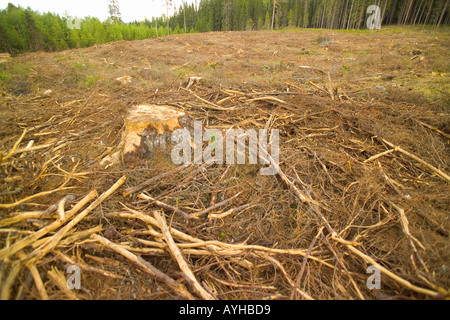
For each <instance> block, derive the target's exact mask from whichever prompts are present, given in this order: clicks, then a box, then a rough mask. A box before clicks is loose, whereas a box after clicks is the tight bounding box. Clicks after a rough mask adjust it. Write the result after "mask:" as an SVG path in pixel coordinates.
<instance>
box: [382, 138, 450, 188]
mask: <svg viewBox="0 0 450 320" xmlns="http://www.w3.org/2000/svg"><path fill="white" fill-rule="evenodd" d="M378 139H380V140H381V141H382V142H384V143H385V144H387V145H388V146H390V147H391V148H394V149H395V150H397V151H399V152H401V153H403V154H404V155H406V156H408V157H410V158H411V159H413V160H415V161H417V162H419V163H420V164H421V165H423V166H425V167H426V168H428V169H429V170H430V171H431V172H433V173H435V174H437V175H438V176H440V177H441V178H443V179H444V180H445V181H447V182H450V176H449V175H448V174H446V173H445V172H443V171H441V170H439V169H438V168H435V167H434V166H432V165H431V164H429V163H428V162H425V161H424V160H422V159H420V158H419V157H417V156H416V155H414V154H412V153H410V152H408V151H406V150H404V149H402V148H400V147H399V146H396V145H394V144H392V143H391V142H389V141H387V140H385V139H383V138H378Z"/></svg>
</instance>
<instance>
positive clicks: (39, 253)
mask: <svg viewBox="0 0 450 320" xmlns="http://www.w3.org/2000/svg"><path fill="white" fill-rule="evenodd" d="M126 179H127V178H126V176H123V177H121V178H120V179H119V180H117V182H116V183H114V184H113V185H112V186H111V187H110V188H109V189H108V190H107V191H105V192H104V193H103V194H102V195H101V196H100V197H98V198H97V199H96V200H95V201H94V202H92V203H91V204H90V205H89V207H87V208H86V209H84V210H83V211H82V212H80V213H79V214H78V215H77V216H76V217H75V218H74V219H72V220H71V221H70V222H69V223H68V224H67V225H65V226H64V228H62V229H61V230H59V231H58V232H57V233H56V234H55V235H53V236H52V237H51V238H50V239H48V240H47V242H46V243H45V244H43V245H42V247H40V248H37V249H35V250H34V251H33V252H32V253H31V254H30V259H31V260H30V261H36V260H39V259H40V258H42V257H43V256H45V255H46V254H47V253H48V252H50V251H51V250H53V249H54V248H55V247H56V246H57V245H58V243H59V242H60V241H61V239H62V238H63V237H64V236H65V235H66V234H67V233H68V232H69V231H70V230H71V229H72V228H73V227H74V226H76V225H77V224H78V223H79V222H80V221H81V220H83V219H84V218H85V217H86V216H87V215H88V214H89V213H90V212H92V210H94V209H95V208H97V207H98V206H99V205H100V204H101V203H102V202H103V201H104V200H105V199H106V198H108V197H109V196H110V195H111V194H113V193H114V192H115V191H116V190H117V189H118V188H119V187H120V186H121V185H122V184H124V183H125V181H126Z"/></svg>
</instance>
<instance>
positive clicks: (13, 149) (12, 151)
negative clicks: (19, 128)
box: [0, 128, 27, 163]
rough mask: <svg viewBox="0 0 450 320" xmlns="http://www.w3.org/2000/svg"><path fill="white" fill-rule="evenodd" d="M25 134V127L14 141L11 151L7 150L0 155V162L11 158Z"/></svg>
mask: <svg viewBox="0 0 450 320" xmlns="http://www.w3.org/2000/svg"><path fill="white" fill-rule="evenodd" d="M26 134H27V129H26V128H25V129H24V130H23V132H22V135H21V136H20V138H19V139H18V140H17V141H16V143H14V145H13V147H12V149H11V151H9V152H8V154H6V155H5V156H2V157H0V163H1V162H2V161H6V160H8V159H9V158H11V157H12V156H13V155H14V154H15V151H16V149H17V147H18V146H19V144H20V143H21V142H22V140H23V138H24V137H25V135H26Z"/></svg>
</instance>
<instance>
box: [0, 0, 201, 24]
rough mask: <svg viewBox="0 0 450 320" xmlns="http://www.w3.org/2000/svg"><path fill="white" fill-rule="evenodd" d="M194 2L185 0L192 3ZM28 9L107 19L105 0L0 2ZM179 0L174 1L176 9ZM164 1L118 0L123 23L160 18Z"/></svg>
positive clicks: (163, 8) (179, 2)
mask: <svg viewBox="0 0 450 320" xmlns="http://www.w3.org/2000/svg"><path fill="white" fill-rule="evenodd" d="M193 1H194V0H186V2H188V3H192V2H193ZM9 2H10V3H12V4H14V5H20V6H21V7H23V8H27V7H30V8H31V9H32V10H35V11H39V12H41V13H42V12H53V13H58V14H59V15H61V16H63V15H64V13H65V12H66V11H67V12H68V13H69V14H70V15H71V16H75V17H79V18H83V17H86V16H91V17H97V18H99V19H100V20H102V21H104V20H106V19H107V18H108V1H107V0H0V9H5V8H6V7H7V5H8V3H9ZM181 2H182V1H181V0H174V3H175V4H176V6H177V8H179V7H180V4H181ZM165 3H166V1H165V0H119V4H120V13H121V14H122V20H123V21H124V22H131V21H134V20H138V21H141V20H144V18H145V17H147V18H151V17H152V16H161V15H162V14H163V13H165V12H166V9H165Z"/></svg>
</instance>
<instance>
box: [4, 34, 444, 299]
mask: <svg viewBox="0 0 450 320" xmlns="http://www.w3.org/2000/svg"><path fill="white" fill-rule="evenodd" d="M449 49H450V33H449V32H448V31H447V30H446V29H445V30H444V31H434V30H421V29H418V28H404V29H400V28H393V27H392V28H387V29H384V30H381V31H377V32H372V31H329V30H289V31H287V30H286V31H277V32H269V31H257V32H256V31H255V32H224V33H204V34H187V35H175V36H169V37H165V38H156V39H148V40H143V41H133V42H126V41H120V42H114V43H109V44H104V45H99V46H95V47H91V48H87V49H78V50H67V51H63V52H57V53H29V54H24V55H20V56H18V57H15V58H13V59H11V60H10V61H8V62H6V63H2V64H0V89H1V94H2V95H1V96H0V150H1V155H2V158H0V159H1V160H0V162H1V163H0V170H1V174H0V248H1V249H0V263H1V264H0V271H1V297H2V298H4V299H45V298H49V299H75V298H78V299H180V298H187V299H190V298H206V297H214V298H217V299H282V300H284V299H442V298H445V297H448V295H449V291H448V290H449V289H448V288H449V286H450V280H449V274H450V270H449V268H450V250H449V244H450V243H449V239H448V237H449V233H448V230H449V213H450V210H449V208H450V202H449V200H450V199H449V195H450V187H449V182H450V178H449V176H448V174H449V173H450V162H449V161H450V153H449V149H450V144H449V141H450V117H449V116H450V112H449V111H450V110H449V105H450V99H449V97H450V87H449V69H450V66H449V63H448V61H450V60H449V54H448V53H449ZM122 76H130V77H131V78H132V81H131V83H130V84H129V85H127V86H122V85H119V84H117V83H116V82H115V81H114V79H116V78H117V77H122ZM190 77H203V80H201V81H200V82H199V83H197V84H195V85H193V86H191V87H190V88H189V90H186V89H185V88H186V86H187V84H188V80H189V78H190ZM47 90H51V93H49V92H46V91H47ZM261 98H262V99H261ZM141 103H149V104H161V105H169V106H172V107H176V108H179V109H183V110H185V111H186V112H187V113H188V114H190V115H191V116H192V117H194V118H195V119H197V120H200V121H202V122H203V125H204V127H208V128H217V129H220V130H226V129H228V128H241V129H243V130H247V129H256V130H257V129H263V128H268V129H279V130H280V169H281V171H282V173H281V174H279V175H277V176H262V175H260V174H259V169H260V168H261V165H214V164H213V165H205V164H204V165H193V166H186V167H183V168H179V167H177V166H175V165H174V164H173V163H172V162H171V161H170V159H169V158H167V157H166V156H164V155H155V156H154V157H152V158H150V159H148V160H146V161H143V162H142V163H140V164H139V165H136V166H133V167H130V166H126V165H125V164H123V163H121V164H118V165H115V166H111V167H108V168H105V167H102V166H101V165H100V161H101V160H102V159H103V158H104V157H105V156H106V155H108V154H111V153H112V152H114V151H115V150H116V148H117V147H118V145H119V142H120V138H121V134H122V132H123V127H124V117H125V115H126V111H127V109H128V108H130V107H132V106H134V105H136V104H141ZM211 107H213V108H211ZM218 107H220V108H218ZM221 108H223V109H224V110H221ZM30 141H33V145H31V144H29V143H30ZM27 146H28V149H27ZM121 177H125V178H123V179H122V180H121ZM155 177H156V178H155ZM115 184H116V186H118V188H114V190H111V191H114V192H112V193H111V194H108V195H105V196H104V197H103V198H102V197H100V198H97V197H96V196H95V195H94V196H93V197H92V198H90V199H88V200H87V202H86V203H84V205H85V206H86V208H89V207H87V205H88V203H91V205H92V204H95V206H94V208H93V210H92V211H90V210H88V211H86V210H87V209H86V208H85V207H84V206H83V207H80V208H79V209H78V210H75V207H76V206H77V205H79V204H80V201H82V199H83V198H84V197H86V195H88V194H89V193H90V192H92V191H93V190H96V191H97V193H98V195H101V194H102V193H104V192H105V191H107V190H109V189H110V188H112V187H113V186H114V185H115ZM301 195H303V196H305V198H306V200H305V199H303V201H301ZM143 196H144V197H143ZM145 196H147V197H148V196H150V197H151V199H152V200H148V198H147V199H145ZM95 198H97V200H94V199H95ZM61 199H65V203H64V202H63V203H61ZM99 199H100V200H99ZM58 205H59V206H60V207H61V206H62V208H65V212H66V214H67V215H70V213H71V212H73V213H74V214H73V216H71V217H70V219H69V218H68V219H66V220H64V219H62V220H61V219H60V218H58V215H57V214H56V212H58V210H61V208H60V209H57V206H58ZM82 208H85V209H84V210H81V209H82ZM80 210H81V211H80ZM155 210H161V211H157V212H164V213H165V215H164V216H163V219H165V221H166V222H167V224H169V226H170V228H169V231H168V233H169V234H171V235H172V237H173V240H174V241H175V243H176V247H177V248H178V252H181V256H182V258H181V260H183V261H184V263H183V262H182V261H181V262H180V260H179V257H178V260H177V257H176V255H175V253H174V249H173V248H171V246H170V245H168V243H169V242H170V240H168V239H167V234H166V233H164V226H163V225H162V223H161V220H158V217H159V218H161V217H162V216H159V215H158V213H155ZM177 210H178V211H177ZM78 211H79V212H78ZM180 211H182V212H184V213H187V214H196V213H199V212H204V211H206V213H205V214H202V216H201V218H200V219H185V217H184V216H183V215H180V214H179V212H180ZM83 213H85V214H83ZM222 213H223V214H224V215H223V216H222V217H221V216H218V215H219V214H222ZM225 213H226V214H225ZM58 219H59V220H58ZM58 221H60V223H59V224H58ZM70 265H77V266H78V267H79V268H80V269H81V288H80V289H75V290H67V286H65V281H66V278H67V277H69V274H68V273H67V268H68V266H70ZM371 265H375V266H376V267H377V268H378V269H379V270H381V288H380V289H372V290H371V289H369V288H368V286H367V279H368V278H369V276H370V274H368V273H367V272H366V271H367V268H368V267H369V266H371ZM186 268H187V270H186ZM189 270H190V272H189ZM171 281H175V282H171ZM199 286H200V287H201V288H199Z"/></svg>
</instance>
